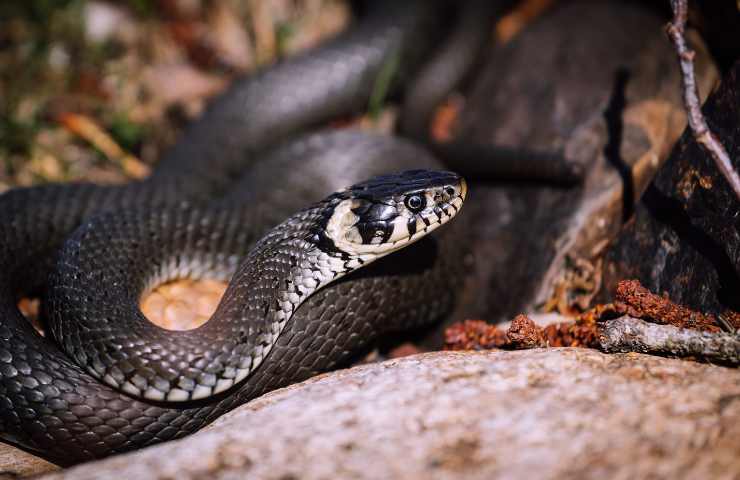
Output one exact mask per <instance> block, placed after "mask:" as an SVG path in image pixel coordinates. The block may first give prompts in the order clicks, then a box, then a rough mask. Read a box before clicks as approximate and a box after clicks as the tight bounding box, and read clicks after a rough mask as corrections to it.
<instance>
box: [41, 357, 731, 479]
mask: <svg viewBox="0 0 740 480" xmlns="http://www.w3.org/2000/svg"><path fill="white" fill-rule="evenodd" d="M533 474H534V475H535V476H536V477H537V478H574V477H578V478H714V479H737V478H740V371H738V370H732V369H725V368H722V367H717V366H713V365H707V364H699V363H693V362H686V361H680V360H673V359H665V358H660V357H652V356H647V355H640V354H620V355H604V354H601V353H599V352H597V351H594V350H586V349H567V348H566V349H546V350H528V351H517V352H505V351H491V352H437V353H430V354H424V355H417V356H412V357H406V358H402V359H397V360H391V361H387V362H384V363H377V364H370V365H364V366H359V367H355V368H352V369H349V370H342V371H338V372H334V373H330V374H326V375H323V376H320V377H316V378H314V379H311V380H308V381H306V382H304V383H301V384H298V385H294V386H292V387H289V388H285V389H282V390H278V391H275V392H273V393H271V394H268V395H266V396H264V397H262V398H260V399H257V400H255V401H253V402H251V403H249V404H247V405H245V406H243V407H241V408H240V409H237V410H235V411H234V412H232V413H230V414H228V415H225V416H223V417H222V418H221V419H220V420H219V421H217V422H216V423H215V424H214V425H212V426H211V427H209V428H208V429H206V430H205V431H202V432H200V433H198V434H196V435H194V436H192V437H189V438H186V439H183V440H180V441H176V442H171V443H168V444H164V445H160V446H157V447H153V448H149V449H146V450H143V451H140V452H135V453H133V454H128V455H124V456H120V457H116V458H111V459H108V460H103V461H99V462H95V463H89V464H86V465H82V466H79V467H76V468H73V469H70V470H67V471H63V472H59V473H54V474H50V475H49V476H47V477H44V478H48V479H55V478H56V479H61V478H70V479H72V478H74V479H87V478H89V479H93V478H95V479H98V478H137V479H142V478H161V479H165V478H167V479H172V478H178V479H180V478H224V479H225V478H247V477H248V478H260V479H261V478H265V479H283V480H285V479H295V478H302V479H320V478H321V479H334V478H357V479H362V478H373V479H375V478H403V479H406V478H408V479H411V478H480V479H495V478H531V477H532V475H533Z"/></svg>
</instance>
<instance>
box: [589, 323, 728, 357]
mask: <svg viewBox="0 0 740 480" xmlns="http://www.w3.org/2000/svg"><path fill="white" fill-rule="evenodd" d="M599 342H600V343H601V348H602V349H603V350H604V351H605V352H642V353H651V354H655V355H667V356H673V357H695V358H698V359H702V360H706V361H710V362H717V363H722V364H726V365H731V366H739V365H740V335H737V334H731V333H724V332H722V333H709V332H700V331H697V330H691V329H688V328H678V327H674V326H673V325H656V324H654V323H648V322H646V321H644V320H640V319H638V318H633V317H630V316H627V315H625V316H623V317H619V318H617V319H614V320H609V321H608V322H606V323H605V324H604V326H603V328H602V330H601V334H600V335H599Z"/></svg>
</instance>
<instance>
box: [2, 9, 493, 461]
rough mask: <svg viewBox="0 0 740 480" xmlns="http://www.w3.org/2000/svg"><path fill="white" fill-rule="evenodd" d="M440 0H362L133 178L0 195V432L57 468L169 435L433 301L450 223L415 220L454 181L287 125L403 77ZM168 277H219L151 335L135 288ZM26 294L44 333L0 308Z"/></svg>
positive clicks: (385, 144) (445, 211) (431, 30)
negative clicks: (174, 328)
mask: <svg viewBox="0 0 740 480" xmlns="http://www.w3.org/2000/svg"><path fill="white" fill-rule="evenodd" d="M475 3H477V4H479V5H480V4H484V3H487V2H475ZM449 8H450V5H449V4H447V3H446V2H437V1H434V2H426V1H422V0H408V1H404V2H396V1H379V2H370V3H369V7H368V11H367V12H365V15H364V16H363V18H362V19H361V20H360V21H359V22H358V23H357V24H356V25H355V26H353V27H352V28H350V29H349V30H348V31H347V32H346V33H345V34H342V35H340V36H339V37H337V38H335V39H334V40H332V41H330V42H328V43H327V44H325V45H323V46H320V47H319V48H317V49H315V50H312V51H310V52H307V53H306V54H304V55H300V56H297V57H295V58H291V59H289V60H287V61H284V62H282V63H278V64H276V65H274V66H272V67H269V68H267V69H265V70H263V71H261V72H259V73H257V74H255V75H252V76H249V77H247V78H244V79H242V80H239V81H237V82H235V84H234V85H233V86H232V87H231V88H230V89H229V90H228V91H227V92H225V93H224V94H223V95H221V96H220V97H218V98H217V99H215V100H214V101H213V102H212V103H211V105H210V106H209V107H208V109H207V110H206V112H205V113H204V114H203V115H202V116H201V117H200V118H199V119H198V120H196V121H195V122H193V124H192V125H191V126H189V127H188V128H187V129H186V131H185V132H184V134H183V135H182V137H181V138H180V140H179V141H178V142H177V143H176V144H175V145H174V147H172V148H171V149H170V150H169V151H168V152H167V153H166V154H165V155H164V157H163V158H162V159H161V161H160V162H159V163H158V165H157V168H156V169H155V171H154V172H153V173H152V175H151V176H150V177H149V178H147V179H145V180H142V181H134V182H131V183H128V184H125V185H115V186H113V185H109V186H99V185H93V184H84V183H79V184H63V185H62V184H49V185H41V186H36V187H30V188H18V189H13V190H10V191H8V192H6V193H5V194H3V195H1V196H0V238H1V239H2V243H1V244H0V266H2V270H0V436H1V437H2V438H3V439H4V440H6V441H9V442H12V443H14V444H16V445H19V446H21V447H22V448H25V449H28V450H31V451H33V452H35V453H37V454H39V455H41V456H44V457H46V458H49V459H51V460H54V461H56V462H59V463H62V464H72V463H76V462H80V461H83V460H87V459H93V458H99V457H103V456H107V455H110V454H114V453H119V452H124V451H128V450H131V449H134V448H140V447H143V446H147V445H151V444H155V443H158V442H161V441H165V440H170V439H174V438H179V437H182V436H184V435H187V434H189V433H191V432H193V431H195V430H197V429H199V428H201V427H202V426H204V425H206V424H207V423H209V422H210V421H212V420H213V419H215V418H216V417H218V416H219V415H221V414H223V413H224V412H226V411H228V410H230V409H232V408H234V407H236V406H238V405H240V404H242V403H245V402H246V401H248V400H250V399H252V398H255V397H256V396H258V395H261V394H263V393H265V392H267V391H269V390H272V389H275V388H278V387H282V386H285V385H288V384H290V383H293V382H296V381H300V380H303V379H305V378H308V377H310V376H311V375H314V374H316V373H318V372H322V371H326V370H329V369H332V368H336V367H337V366H341V365H343V364H344V363H345V362H346V361H347V360H348V359H349V358H351V357H352V356H353V355H355V354H356V352H357V351H360V350H362V349H363V348H365V347H367V345H369V344H370V343H371V342H372V341H373V340H374V339H376V338H377V337H378V336H379V335H380V334H381V333H384V332H388V331H392V330H402V329H407V328H410V327H413V326H415V325H418V323H419V322H428V321H430V320H433V319H435V318H439V317H440V315H442V314H443V313H444V312H445V311H446V310H448V309H449V307H450V305H451V303H452V302H453V300H454V296H455V289H454V288H452V286H454V285H455V283H456V282H457V281H458V279H459V278H460V275H461V270H462V267H461V262H460V256H461V255H460V250H461V249H460V243H461V237H462V235H464V230H463V229H462V227H459V228H450V229H447V228H446V229H443V231H441V232H440V233H441V234H442V235H439V236H433V237H425V234H426V233H428V232H429V231H431V230H433V229H434V228H436V227H437V226H439V225H441V224H442V223H444V222H446V221H447V220H449V219H450V218H452V217H453V216H454V215H455V213H456V212H457V210H458V209H459V208H460V206H461V204H462V200H463V198H464V195H465V190H466V187H465V183H464V181H463V180H462V179H461V178H460V177H458V176H457V175H455V174H452V173H449V172H444V171H441V169H440V167H441V165H440V164H439V162H438V161H437V160H435V159H434V158H433V157H432V156H430V155H429V154H428V153H427V152H426V151H425V150H424V149H422V148H420V147H418V146H415V145H413V144H411V143H408V142H405V141H403V140H401V139H397V138H393V137H387V136H379V135H368V134H364V133H358V132H352V131H323V132H322V131H318V132H317V131H314V132H309V130H311V129H312V128H315V127H316V126H318V125H320V124H321V123H323V122H326V121H328V120H330V119H332V118H336V117H338V116H342V115H346V114H349V113H352V112H356V111H360V110H362V109H363V108H364V107H365V106H366V105H367V103H368V99H369V98H370V96H371V94H372V92H373V89H374V88H375V82H376V80H377V78H378V76H379V74H380V72H381V70H382V69H383V68H384V66H385V65H387V62H388V61H389V59H395V61H396V62H397V64H398V65H399V67H400V68H399V71H398V72H397V75H396V78H397V79H400V80H404V79H405V80H409V79H411V78H412V77H413V75H414V72H416V71H417V70H418V69H419V66H420V65H421V64H422V61H423V60H424V59H425V57H427V56H428V55H429V52H430V51H431V49H432V48H433V46H434V45H435V43H436V39H437V38H438V37H439V36H440V31H441V28H442V27H441V25H442V23H443V21H444V18H445V17H446V15H447V13H448V12H449ZM402 83H403V82H402V81H397V82H395V83H394V88H395V89H396V90H398V88H399V87H400V86H401V84H402ZM407 84H408V83H407ZM410 169H411V170H410ZM413 169H420V170H413ZM401 170H410V171H407V172H406V173H403V174H395V175H390V176H389V175H388V174H390V173H391V172H398V171H401ZM379 175H380V176H379ZM369 178H372V180H367V179H369ZM348 185H354V186H353V187H351V188H343V187H347V186H348ZM331 192H335V193H333V194H332V193H331ZM322 198H323V200H322ZM309 205H310V206H309ZM296 211H298V212H299V213H294V212H296ZM286 218H287V219H288V220H285V219H286ZM275 225H277V226H276V227H275ZM453 227H458V225H454V226H453ZM445 230H448V231H445ZM422 237H424V238H423V239H421V238H422ZM463 238H464V237H463ZM418 239H421V240H420V241H419V242H417V243H416V245H414V247H413V248H409V249H404V250H401V251H399V252H397V253H394V254H393V255H391V256H390V257H388V258H386V259H384V260H380V261H378V262H377V263H374V264H373V265H370V266H366V265H368V264H370V263H371V262H372V261H373V260H375V259H376V258H379V257H381V256H383V255H385V254H387V253H390V252H391V251H394V250H397V249H400V248H401V247H402V246H405V245H406V244H409V243H411V242H412V241H416V240H418ZM359 267H362V268H359ZM353 270H357V272H353ZM350 272H352V273H350ZM181 276H189V277H203V276H206V277H218V278H223V279H230V280H231V283H230V285H229V287H228V289H227V291H226V293H225V295H224V298H223V299H222V302H221V303H220V305H219V307H218V309H217V312H216V313H215V314H214V316H213V317H212V319H211V320H210V321H209V322H208V323H206V324H205V325H204V326H202V327H200V328H198V329H195V330H191V331H186V332H168V331H164V330H162V329H160V328H158V327H156V326H154V325H153V324H151V323H149V322H148V321H147V320H146V318H144V317H143V314H142V313H141V312H140V311H139V309H138V300H139V298H140V296H141V294H142V293H143V292H145V291H146V290H147V289H148V288H151V287H152V285H153V284H156V283H158V282H161V281H164V280H167V279H171V278H177V277H181ZM340 277H341V279H340ZM329 282H331V283H330V284H329ZM327 284H328V286H326V287H324V286H325V285H327ZM322 287H324V288H322ZM37 293H40V294H42V298H43V303H42V316H43V318H44V319H45V321H46V324H47V336H46V337H45V338H44V337H41V336H39V335H38V334H37V333H36V332H35V331H34V329H33V328H32V327H31V326H30V324H29V323H28V322H27V321H26V320H25V318H24V317H23V316H22V314H21V313H20V312H19V310H18V308H17V307H16V303H17V300H18V298H19V297H20V296H22V295H29V294H37Z"/></svg>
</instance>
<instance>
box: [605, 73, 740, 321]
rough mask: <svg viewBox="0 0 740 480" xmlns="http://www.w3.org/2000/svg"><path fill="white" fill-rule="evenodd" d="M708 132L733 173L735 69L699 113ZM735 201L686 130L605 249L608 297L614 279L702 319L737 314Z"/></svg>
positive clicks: (739, 268) (737, 132)
mask: <svg viewBox="0 0 740 480" xmlns="http://www.w3.org/2000/svg"><path fill="white" fill-rule="evenodd" d="M703 111H704V114H705V116H706V117H707V122H708V124H709V128H710V129H712V130H713V132H714V133H715V134H716V136H717V137H718V138H719V139H720V141H721V142H722V143H723V144H724V145H725V148H727V149H728V153H729V156H730V158H731V159H732V161H733V162H734V167H735V169H736V170H737V169H739V168H740V122H739V121H738V119H739V118H740V62H738V63H736V64H735V66H734V67H733V69H732V70H731V71H730V72H729V73H728V74H727V75H726V76H725V77H724V78H723V80H722V83H721V84H720V86H719V88H718V89H717V90H716V91H715V92H714V93H713V94H712V95H711V96H710V98H709V100H708V101H707V102H706V104H705V105H704V107H703ZM739 206H740V201H738V199H737V197H735V195H734V194H733V192H732V190H731V189H730V187H729V186H728V185H727V183H726V181H725V179H724V177H722V175H721V174H720V173H719V171H718V169H717V168H716V166H715V165H714V163H713V161H712V160H711V158H710V157H709V156H708V155H707V154H706V153H704V151H703V150H702V149H700V148H699V146H698V145H697V143H696V142H695V141H694V139H693V137H692V135H691V133H690V132H689V131H688V130H687V131H686V132H684V134H683V136H682V137H681V140H680V142H679V143H678V145H676V147H675V148H674V150H673V152H672V154H671V156H670V158H669V159H668V161H667V162H666V163H665V165H663V167H661V169H660V171H659V172H658V174H657V176H656V177H655V181H654V182H653V184H652V185H651V187H650V188H649V189H648V190H647V192H646V194H645V195H644V197H643V198H642V200H641V201H640V203H639V205H638V206H637V209H636V212H635V215H634V218H632V219H631V220H630V221H629V222H628V223H627V225H626V227H625V229H624V230H623V232H622V233H621V234H620V236H619V238H618V239H617V241H616V242H615V243H614V245H613V246H612V247H611V248H610V250H609V252H608V254H607V256H606V262H605V265H604V271H603V276H604V291H603V294H602V295H601V296H602V298H608V297H609V295H610V294H611V292H613V291H614V288H615V286H616V284H617V282H619V281H620V280H622V279H627V278H635V279H638V280H640V282H641V283H642V284H643V285H644V286H645V287H647V288H648V289H650V290H651V291H653V292H657V293H663V292H666V293H667V294H668V296H669V297H670V298H671V300H673V301H675V302H677V303H680V304H684V305H687V306H688V307H690V308H693V309H695V310H699V311H703V312H708V313H725V312H726V311H728V310H734V311H740V300H739V297H738V295H737V292H738V289H740V224H738V221H737V218H738V211H739Z"/></svg>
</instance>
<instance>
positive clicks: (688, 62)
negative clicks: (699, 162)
mask: <svg viewBox="0 0 740 480" xmlns="http://www.w3.org/2000/svg"><path fill="white" fill-rule="evenodd" d="M671 6H672V7H673V21H671V23H669V24H668V25H667V26H666V31H667V32H668V37H669V38H670V39H671V41H672V42H673V44H674V46H675V47H676V53H677V54H678V61H679V64H680V66H681V73H682V77H683V87H684V103H685V104H686V110H687V113H688V117H689V127H691V130H692V131H693V132H694V138H695V139H696V141H697V142H698V143H699V145H701V146H702V147H703V148H704V150H706V152H707V153H709V155H710V156H711V157H712V159H713V160H714V163H715V164H716V165H717V168H718V169H719V171H720V172H722V175H724V177H725V179H727V182H728V183H729V184H730V187H732V190H733V191H734V192H735V195H736V196H737V197H738V199H740V176H738V174H737V172H736V171H735V169H734V168H733V167H732V163H731V162H730V156H729V155H728V154H727V150H726V149H725V147H724V146H723V145H722V142H720V141H719V139H718V138H717V137H716V136H715V135H714V134H713V133H712V132H711V131H710V130H709V126H708V125H707V121H706V119H705V118H704V115H703V114H702V113H701V106H700V105H699V91H698V88H697V86H696V78H695V77H694V55H695V52H694V51H693V50H691V49H689V48H688V46H687V45H686V39H685V38H684V31H685V29H686V18H687V16H688V5H687V0H671Z"/></svg>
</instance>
